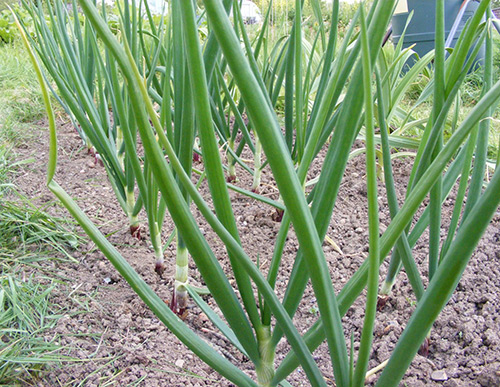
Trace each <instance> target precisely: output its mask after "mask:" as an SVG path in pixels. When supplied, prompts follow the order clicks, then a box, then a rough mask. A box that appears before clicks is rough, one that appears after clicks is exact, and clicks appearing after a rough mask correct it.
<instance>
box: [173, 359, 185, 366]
mask: <svg viewBox="0 0 500 387" xmlns="http://www.w3.org/2000/svg"><path fill="white" fill-rule="evenodd" d="M175 365H176V366H177V367H179V368H182V367H183V366H184V360H182V359H179V360H177V361H176V362H175Z"/></svg>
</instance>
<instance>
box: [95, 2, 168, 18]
mask: <svg viewBox="0 0 500 387" xmlns="http://www.w3.org/2000/svg"><path fill="white" fill-rule="evenodd" d="M103 1H104V3H105V4H106V5H110V6H113V5H115V0H97V3H98V4H102V3H103ZM143 1H147V2H148V5H149V9H150V11H151V13H153V14H155V15H166V14H167V13H168V4H167V2H166V1H165V0H143ZM136 4H139V0H136Z"/></svg>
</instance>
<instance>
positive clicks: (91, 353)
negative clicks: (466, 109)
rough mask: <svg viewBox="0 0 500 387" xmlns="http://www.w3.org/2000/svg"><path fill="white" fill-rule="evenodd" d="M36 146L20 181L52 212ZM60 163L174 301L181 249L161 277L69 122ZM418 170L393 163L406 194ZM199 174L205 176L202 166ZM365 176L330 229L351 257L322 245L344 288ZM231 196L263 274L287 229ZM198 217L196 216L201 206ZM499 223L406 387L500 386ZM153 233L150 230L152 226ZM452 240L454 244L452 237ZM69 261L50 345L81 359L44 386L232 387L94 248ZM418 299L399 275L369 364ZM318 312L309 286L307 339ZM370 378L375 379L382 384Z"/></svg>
mask: <svg viewBox="0 0 500 387" xmlns="http://www.w3.org/2000/svg"><path fill="white" fill-rule="evenodd" d="M35 141H36V144H33V146H30V147H29V148H26V149H19V150H18V158H19V159H23V158H27V157H32V156H36V159H37V161H36V162H35V164H31V165H30V166H29V168H27V169H26V170H25V171H24V172H23V173H22V174H20V176H19V177H18V178H17V180H16V184H17V185H18V186H19V188H20V190H21V191H22V192H23V193H24V194H25V195H27V196H28V197H34V198H36V200H37V201H38V203H39V204H46V203H47V202H50V201H53V200H54V197H53V196H52V195H51V194H50V192H49V191H48V189H46V188H45V168H46V165H47V158H48V155H47V154H48V133H47V131H46V130H41V131H40V136H39V138H38V139H36V140H35ZM59 157H60V159H59V163H58V169H57V173H56V178H55V179H56V181H57V182H58V183H59V184H61V186H63V187H64V188H65V189H66V190H67V191H68V193H69V194H70V195H71V196H73V197H74V198H75V199H76V200H77V203H78V204H79V206H80V207H81V208H82V209H83V210H84V211H85V213H86V214H87V215H88V216H89V217H90V218H91V219H92V220H94V221H95V222H96V223H97V224H98V225H99V226H100V229H101V231H102V232H103V233H104V234H106V235H108V236H109V240H110V241H111V242H112V243H113V244H114V245H115V246H116V247H117V248H118V250H119V251H120V252H121V253H122V254H123V256H124V257H125V258H126V259H127V260H128V262H129V263H130V264H131V265H132V266H133V267H134V268H135V269H136V270H137V271H138V272H139V273H140V274H141V275H142V277H143V278H144V279H145V280H146V281H147V282H148V283H149V285H150V286H151V287H152V288H153V289H154V290H155V291H156V292H157V293H158V294H159V295H160V296H161V297H162V298H163V299H164V300H165V302H169V301H170V298H171V291H172V288H173V274H174V270H175V263H174V257H175V249H174V246H172V247H171V248H168V249H167V252H166V263H167V270H166V271H165V272H164V274H163V276H162V277H159V276H158V275H157V274H156V273H155V272H154V270H153V268H154V261H155V258H154V254H153V250H152V248H151V247H150V246H149V242H148V239H147V238H145V239H143V240H142V241H139V240H137V239H136V238H134V237H132V236H131V235H130V233H129V231H128V221H127V219H126V217H125V215H124V214H123V211H122V210H121V208H120V207H119V205H118V203H117V201H116V199H115V195H114V192H113V190H112V188H111V186H110V185H109V184H108V182H107V177H106V174H105V171H104V168H102V167H100V166H99V165H98V164H97V165H96V163H95V162H94V159H93V157H92V156H90V155H88V154H87V152H86V151H85V149H84V147H82V143H81V140H80V138H79V136H78V134H77V133H76V131H75V130H74V128H73V127H72V125H71V124H69V123H59ZM318 165H319V164H318ZM410 166H411V163H408V162H406V161H405V160H404V159H403V160H400V161H396V162H395V179H396V180H397V181H396V187H397V189H398V190H399V192H398V194H399V195H400V197H401V198H402V197H404V194H405V191H406V181H407V178H408V175H409V172H410V170H409V169H410ZM197 167H198V168H202V164H198V165H197ZM364 168H365V167H364V156H358V157H357V158H354V159H353V160H352V161H351V162H350V164H349V166H348V168H347V171H346V177H345V179H344V183H343V185H342V187H341V189H340V192H339V197H338V200H337V204H336V208H335V210H334V216H333V218H332V219H333V220H332V223H331V225H330V228H329V232H328V236H329V237H330V238H331V239H332V240H334V241H335V242H336V243H337V244H338V247H339V248H340V250H341V251H342V253H340V252H339V251H337V249H336V248H334V246H333V245H331V244H329V243H326V242H325V244H324V250H325V253H326V257H327V259H328V261H329V263H330V268H331V277H332V281H333V283H334V284H335V287H336V289H337V291H339V290H340V289H341V288H342V286H343V285H344V284H345V283H346V281H347V279H349V278H350V277H351V276H352V274H353V273H354V272H355V270H356V269H357V268H358V267H359V266H360V264H361V263H362V262H363V260H364V259H365V257H366V252H367V248H368V235H367V225H366V219H367V217H366V211H367V203H366V186H365V179H364V174H365V169H364ZM311 171H312V172H311V173H312V174H314V173H315V172H314V168H312V169H311ZM266 172H267V173H266ZM317 172H318V171H317ZM269 176H270V173H269V171H266V170H264V173H263V189H262V192H261V193H262V194H265V195H269V196H271V197H273V198H276V197H277V192H276V190H275V188H274V183H273V181H270V180H269ZM311 177H312V176H311ZM238 178H239V181H238V182H237V185H239V186H241V187H244V188H248V187H250V185H251V182H252V180H251V176H249V175H245V174H244V172H242V171H239V172H238ZM201 190H202V193H203V195H204V196H205V197H209V192H208V189H207V187H206V184H204V185H202V188H201ZM231 196H232V199H233V201H232V202H233V209H234V212H235V217H236V220H237V222H238V229H239V230H240V234H241V239H242V243H243V247H244V248H245V250H246V251H247V252H248V253H249V255H250V256H251V257H252V258H253V259H254V260H257V258H258V259H259V261H260V263H261V267H263V270H264V272H265V271H266V265H267V264H268V262H269V260H270V258H271V256H272V249H273V245H274V238H275V236H276V234H277V232H278V230H279V223H277V222H275V221H274V220H273V213H274V210H273V209H271V208H270V207H268V206H266V205H264V204H262V203H260V202H256V201H254V200H251V199H249V198H247V197H244V196H242V195H239V194H236V193H231ZM451 196H452V197H451V198H450V199H448V200H447V201H446V202H445V203H444V206H443V222H444V224H445V225H446V223H447V221H448V219H449V218H450V216H451V212H452V210H453V207H452V204H450V203H452V202H451V200H452V199H453V194H452V195H451ZM379 197H380V199H379V205H380V219H381V223H382V230H381V231H384V226H383V225H384V224H385V225H387V224H388V223H389V220H390V217H389V212H388V208H387V204H386V201H385V190H383V189H380V194H379ZM51 208H53V210H54V211H55V212H57V213H61V211H63V210H61V208H60V206H59V205H57V204H56V203H55V202H54V206H53V207H51ZM193 211H194V213H195V215H196V214H197V210H196V209H195V208H194V207H193ZM197 218H198V219H199V218H201V217H200V216H198V217H197ZM142 219H145V216H142ZM499 226H500V215H499V214H498V213H497V214H496V216H495V217H494V219H493V222H492V224H491V225H490V226H489V228H488V229H487V231H486V233H485V235H484V237H483V239H482V241H481V243H480V245H479V247H478V249H477V252H476V253H475V254H474V255H473V257H472V259H471V262H470V264H469V266H468V267H467V269H466V271H465V273H464V276H463V277H462V279H461V281H460V283H459V285H458V288H457V290H456V291H455V293H454V295H453V297H452V299H451V300H450V302H449V303H448V305H447V306H446V307H445V309H444V310H443V312H442V314H441V316H440V317H439V318H438V319H437V321H436V322H435V324H434V328H433V329H432V332H431V342H430V350H429V355H428V356H427V357H423V356H420V355H417V357H416V358H415V359H414V361H413V363H412V366H411V367H410V369H409V370H408V371H407V373H406V376H405V378H404V379H403V382H402V383H403V384H402V385H407V386H438V385H442V386H449V387H451V386H498V385H500V265H499V262H500V247H499V241H500V228H499ZM143 228H144V229H145V227H144V226H143ZM200 228H201V229H202V231H203V232H204V233H205V236H206V237H207V240H208V242H209V243H210V245H211V246H212V248H213V250H214V252H215V253H216V255H217V257H218V258H219V259H220V261H221V262H224V261H225V260H226V259H227V258H226V253H225V249H224V245H223V244H222V243H220V242H219V241H218V239H217V237H216V236H215V234H214V235H211V234H210V233H211V231H209V230H210V228H209V227H206V226H205V225H204V224H203V223H202V222H201V223H200ZM164 229H165V230H166V231H167V232H170V231H171V230H172V229H173V225H172V224H171V222H170V221H169V220H167V225H166V226H165V227H164ZM292 234H293V233H292ZM167 236H168V235H165V236H164V237H167ZM442 236H443V237H445V236H446V231H445V230H443V232H442ZM425 238H426V235H425V234H424V236H423V237H422V239H423V243H421V244H420V245H419V244H417V246H416V247H415V249H414V254H415V259H416V260H417V261H418V263H419V267H420V269H421V270H422V271H423V272H424V273H423V274H424V275H423V277H425V278H427V274H426V273H425V271H426V270H427V269H426V264H424V263H422V262H423V261H424V260H425V258H426V254H427V251H426V248H425V247H423V246H426V245H427V243H426V241H425ZM297 249H298V244H297V242H296V241H295V240H294V239H293V238H290V239H289V240H288V242H287V245H286V247H285V254H284V259H283V263H282V268H281V273H283V276H282V277H281V276H279V277H278V281H277V289H278V293H280V292H283V289H284V288H285V285H286V283H285V282H284V281H285V279H286V278H288V277H289V273H290V272H291V270H292V266H293V259H294V257H295V254H296V251H297ZM71 254H72V256H73V257H74V258H75V259H76V261H77V262H76V263H74V264H67V263H64V264H63V263H58V262H56V261H51V262H47V263H46V265H50V266H52V269H55V270H56V272H57V275H58V276H60V277H61V278H62V279H63V282H62V284H61V285H60V286H58V287H57V289H56V291H54V292H53V294H52V301H53V302H54V303H56V304H58V305H60V306H61V307H64V308H66V309H65V310H66V311H65V313H66V315H65V316H64V317H63V318H62V319H60V320H59V322H58V324H57V327H56V328H55V330H54V331H53V332H51V333H50V338H52V337H53V336H54V335H57V337H58V340H59V342H60V344H61V345H63V346H67V348H68V349H67V350H66V351H64V353H65V354H67V355H68V356H71V357H74V358H77V359H78V360H79V362H74V361H68V362H67V364H65V365H64V366H63V367H48V368H47V370H46V372H44V373H43V374H42V376H41V379H40V382H39V385H40V386H52V385H72V386H73V385H85V386H99V385H113V383H114V385H117V386H125V385H140V386H229V385H231V384H230V383H229V382H227V381H225V380H221V377H220V376H219V375H218V374H217V373H216V372H215V371H213V370H212V369H210V367H208V366H207V365H205V364H204V363H202V362H201V361H200V360H199V359H197V358H196V357H195V356H194V355H193V354H192V353H191V352H190V351H189V350H187V349H186V347H184V345H183V344H181V343H180V342H179V340H178V339H177V338H176V337H175V336H174V335H172V334H171V333H170V332H169V331H168V330H167V328H166V327H164V326H163V325H162V324H161V323H160V322H159V321H158V319H157V318H156V317H155V316H154V315H153V314H152V313H151V312H150V311H149V310H148V309H147V308H146V307H145V305H144V304H143V303H142V301H140V300H139V298H138V297H137V295H136V294H135V293H134V292H133V291H132V290H131V289H130V287H129V286H128V284H127V283H126V282H125V281H124V280H123V279H121V278H120V276H119V275H118V274H117V272H116V271H115V269H114V268H113V267H112V266H111V265H110V264H109V263H108V262H107V260H106V259H105V257H104V256H103V255H102V253H100V252H99V251H98V250H96V249H95V248H94V246H93V244H92V243H88V244H87V245H86V246H81V248H80V249H79V250H77V251H72V252H71ZM386 269H387V264H386V263H384V264H383V265H382V269H381V276H380V280H381V281H382V280H383V278H384V277H383V275H384V273H385V270H386ZM190 275H192V276H193V280H194V281H195V282H199V283H201V279H200V278H199V275H198V274H197V272H196V269H195V267H194V264H192V263H191V264H190ZM205 300H206V301H208V302H210V297H209V296H207V297H206V298H205ZM362 301H363V300H358V301H357V302H355V303H354V304H353V306H352V307H351V308H350V309H349V311H348V312H347V315H346V316H345V317H344V319H343V320H344V331H345V334H346V340H347V342H350V337H351V334H353V335H354V343H355V346H356V345H357V344H358V345H359V336H360V330H361V327H362V322H363V316H364V309H363V305H364V302H362ZM415 303H416V301H415V297H414V295H413V292H412V291H411V287H410V285H409V283H408V281H407V278H406V276H405V275H404V274H401V275H400V276H399V277H398V281H397V283H396V285H395V287H394V292H393V295H392V297H391V298H390V299H389V301H388V302H387V304H386V305H385V307H384V308H383V309H382V310H381V311H380V312H378V313H377V323H376V326H375V338H374V345H373V352H372V357H371V361H370V366H369V368H373V367H376V366H378V365H379V364H380V363H382V362H383V361H384V360H386V359H387V358H388V357H389V356H390V354H391V350H392V349H393V348H394V346H395V343H396V340H397V338H398V337H399V335H400V334H401V332H402V330H403V328H404V326H405V324H406V322H407V320H408V318H409V316H410V313H411V312H412V311H413V309H414V307H415ZM317 316H318V315H317V307H316V303H315V299H314V294H313V292H312V289H311V288H310V287H309V288H308V290H307V291H306V295H305V297H304V298H303V300H302V303H301V305H300V307H299V311H298V312H297V314H296V316H295V318H294V323H295V324H296V326H297V328H298V329H299V332H301V333H302V332H305V331H306V329H307V328H308V327H309V326H311V325H312V323H313V322H315V321H316V319H317ZM185 322H186V324H188V325H189V326H190V327H191V328H192V329H194V330H195V331H196V332H197V333H198V334H200V335H202V336H203V337H205V338H206V340H207V341H209V342H211V343H212V345H213V346H214V347H215V348H216V349H217V350H219V351H220V352H221V353H222V354H224V355H225V356H226V357H227V358H228V359H230V360H231V361H233V362H235V363H237V364H238V366H239V367H240V368H242V369H245V368H247V369H246V371H248V372H249V373H250V374H252V373H253V370H252V365H251V363H250V362H247V361H246V359H245V358H244V357H243V356H242V355H241V354H239V353H236V352H234V351H233V350H232V349H231V346H230V345H229V343H228V342H226V340H225V339H224V338H223V337H222V336H221V335H219V334H218V333H217V332H216V331H215V330H214V328H213V326H212V325H211V323H210V321H209V320H208V318H207V317H206V316H205V315H204V314H203V313H201V312H200V311H199V309H198V308H196V307H192V308H190V309H189V313H188V315H187V316H186V319H185ZM47 338H49V335H48V336H47ZM287 350H288V346H287V345H286V343H284V342H282V343H280V345H279V346H278V353H277V357H276V359H277V363H278V362H279V361H280V360H281V359H282V358H283V357H284V355H285V354H286V352H287ZM314 356H315V359H316V360H317V362H318V363H319V364H320V369H321V371H322V372H323V374H324V376H325V378H326V380H327V381H329V384H330V385H334V383H333V372H332V369H331V363H330V360H329V353H328V348H327V347H326V345H322V346H320V347H319V348H318V350H317V351H316V352H315V353H314ZM372 379H373V380H376V376H374V377H372ZM288 381H289V382H290V383H291V384H292V385H294V386H307V385H308V384H309V382H308V381H307V379H306V377H305V375H303V372H301V370H300V369H298V370H296V371H295V372H294V373H293V374H292V375H290V377H289V378H288ZM106 383H109V384H106Z"/></svg>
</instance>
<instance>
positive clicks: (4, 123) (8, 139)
mask: <svg viewBox="0 0 500 387" xmlns="http://www.w3.org/2000/svg"><path fill="white" fill-rule="evenodd" d="M0 50H1V51H0V85H1V86H2V93H1V95H0V144H1V146H2V149H4V148H7V149H9V148H10V147H12V146H19V145H20V144H22V143H25V142H27V141H29V138H30V137H31V135H32V133H33V131H32V128H33V123H34V122H36V121H38V120H40V119H41V118H42V117H43V112H44V107H43V101H42V99H41V94H40V91H39V90H40V88H39V86H38V84H37V82H36V76H35V73H34V71H33V68H32V66H31V65H30V63H29V62H28V61H27V60H26V57H25V56H26V54H25V51H24V50H23V49H22V47H21V46H20V44H18V43H17V42H14V43H13V44H8V45H3V46H0Z"/></svg>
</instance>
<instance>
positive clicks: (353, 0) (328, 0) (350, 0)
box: [324, 0, 361, 4]
mask: <svg viewBox="0 0 500 387" xmlns="http://www.w3.org/2000/svg"><path fill="white" fill-rule="evenodd" d="M324 1H325V3H326V4H332V3H333V0H324ZM360 1H361V0H340V2H341V3H351V4H352V3H359V2H360Z"/></svg>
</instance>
